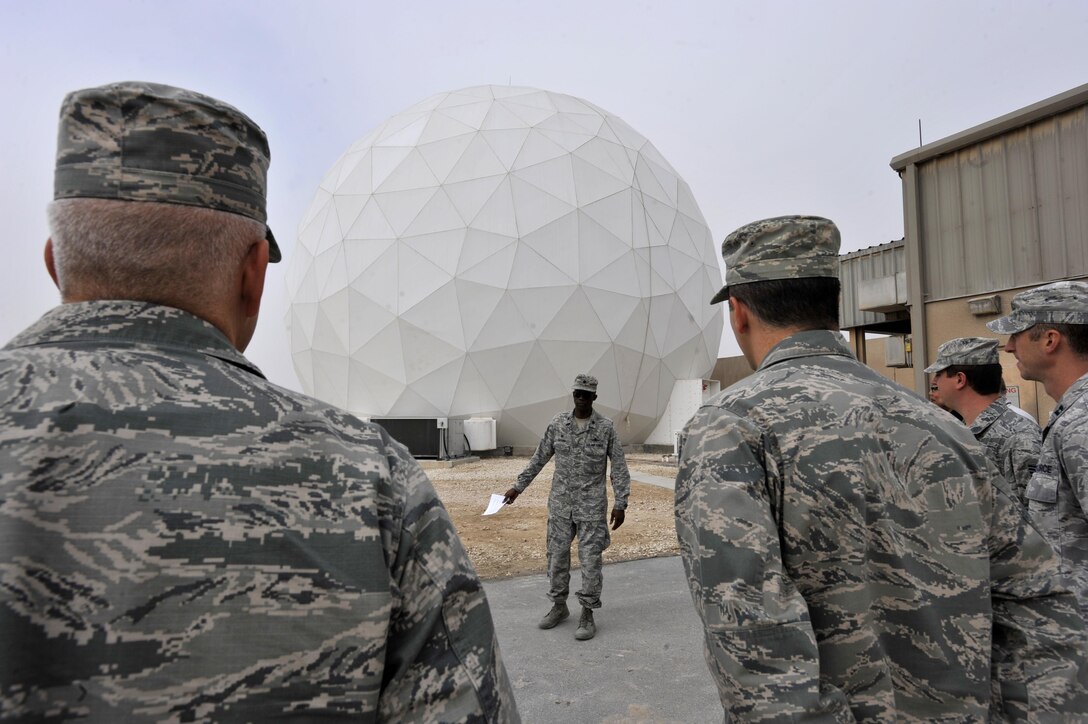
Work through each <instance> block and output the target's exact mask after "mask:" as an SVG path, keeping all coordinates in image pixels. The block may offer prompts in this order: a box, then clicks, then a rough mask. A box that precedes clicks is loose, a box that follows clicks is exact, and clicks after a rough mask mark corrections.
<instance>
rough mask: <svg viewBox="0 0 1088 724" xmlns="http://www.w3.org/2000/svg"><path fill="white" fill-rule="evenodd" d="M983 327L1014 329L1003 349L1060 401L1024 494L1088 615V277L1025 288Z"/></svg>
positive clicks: (1006, 331) (1008, 331)
mask: <svg viewBox="0 0 1088 724" xmlns="http://www.w3.org/2000/svg"><path fill="white" fill-rule="evenodd" d="M986 326H987V327H989V328H990V329H991V330H993V331H994V332H997V333H998V334H1007V335H1009V341H1008V342H1007V343H1006V345H1005V349H1006V351H1008V352H1012V353H1013V354H1014V355H1015V356H1016V366H1017V368H1018V369H1019V370H1020V375H1021V376H1022V377H1023V378H1024V379H1025V380H1037V381H1039V382H1042V383H1043V387H1044V388H1045V389H1046V393H1047V394H1048V395H1050V396H1051V397H1053V398H1054V399H1055V400H1057V401H1058V406H1057V407H1056V408H1055V409H1054V412H1053V413H1052V414H1051V415H1050V419H1049V420H1047V423H1046V427H1045V428H1044V430H1043V446H1042V451H1041V452H1040V453H1039V462H1038V464H1037V465H1036V467H1035V474H1034V475H1033V476H1032V477H1031V480H1030V481H1029V482H1028V486H1027V490H1026V491H1025V493H1024V496H1025V497H1026V498H1027V502H1028V510H1029V511H1030V513H1031V516H1032V518H1033V519H1034V520H1036V522H1037V523H1038V524H1039V526H1040V528H1042V530H1043V532H1044V533H1045V534H1046V536H1047V538H1048V539H1049V540H1050V542H1051V543H1052V544H1053V545H1054V548H1055V550H1056V551H1057V552H1058V555H1059V557H1060V558H1061V566H1062V571H1063V573H1067V574H1068V575H1070V576H1071V577H1072V578H1073V581H1074V585H1075V587H1076V591H1077V595H1078V597H1079V598H1080V606H1081V611H1082V612H1083V613H1084V615H1085V617H1086V618H1088V514H1086V513H1085V511H1088V283H1085V282H1055V283H1053V284H1047V285H1045V286H1041V287H1037V288H1035V289H1030V290H1028V291H1024V292H1020V293H1019V294H1017V295H1016V296H1015V297H1013V299H1012V312H1011V313H1010V314H1009V315H1008V316H1005V317H1002V318H1000V319H996V320H994V321H992V322H990V323H988V324H987V325H986Z"/></svg>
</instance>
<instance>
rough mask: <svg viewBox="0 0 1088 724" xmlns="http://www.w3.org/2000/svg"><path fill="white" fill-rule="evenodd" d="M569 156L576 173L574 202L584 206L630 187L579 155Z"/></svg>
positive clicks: (574, 173)
mask: <svg viewBox="0 0 1088 724" xmlns="http://www.w3.org/2000/svg"><path fill="white" fill-rule="evenodd" d="M569 158H570V160H571V165H572V169H573V175H574V197H575V198H574V203H577V204H580V205H583V206H584V205H586V204H591V203H593V202H594V201H599V200H601V199H603V198H604V197H605V196H611V195H612V194H614V193H618V192H620V191H624V190H626V189H627V188H629V187H630V184H628V183H626V182H624V181H622V180H620V179H619V178H617V177H616V176H614V175H613V174H610V173H607V172H605V171H604V170H602V169H601V168H600V167H599V166H597V165H595V164H593V163H590V162H589V161H587V160H586V159H584V158H582V157H580V156H578V155H573V156H570V157H569Z"/></svg>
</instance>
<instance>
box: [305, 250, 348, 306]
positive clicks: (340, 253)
mask: <svg viewBox="0 0 1088 724" xmlns="http://www.w3.org/2000/svg"><path fill="white" fill-rule="evenodd" d="M313 266H314V273H315V276H316V277H317V281H318V289H319V291H318V294H319V296H320V297H321V298H322V299H326V298H328V297H329V296H331V295H333V294H336V293H337V292H339V291H340V290H341V289H344V288H345V287H346V286H347V285H348V283H349V281H350V280H349V279H348V274H347V264H345V263H344V247H343V246H338V247H333V248H332V249H329V250H328V251H325V252H322V253H321V254H318V255H317V256H316V257H315V258H314V265H313Z"/></svg>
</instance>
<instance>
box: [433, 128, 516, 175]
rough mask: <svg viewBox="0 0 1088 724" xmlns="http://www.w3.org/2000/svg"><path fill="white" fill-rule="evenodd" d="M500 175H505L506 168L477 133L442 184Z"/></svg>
mask: <svg viewBox="0 0 1088 724" xmlns="http://www.w3.org/2000/svg"><path fill="white" fill-rule="evenodd" d="M500 173H506V166H504V165H503V163H502V161H501V160H500V159H499V157H498V156H496V155H495V152H494V151H492V150H491V146H489V145H487V141H485V140H484V139H483V136H481V135H480V134H479V133H477V134H475V135H474V136H473V137H472V140H471V141H469V144H468V147H467V148H466V149H465V152H464V153H463V154H461V158H459V159H458V160H457V163H455V164H454V165H453V168H452V169H451V170H450V172H449V173H448V174H447V175H446V178H445V179H444V181H443V183H457V182H458V181H468V180H470V179H476V178H480V177H482V176H494V175H496V174H500Z"/></svg>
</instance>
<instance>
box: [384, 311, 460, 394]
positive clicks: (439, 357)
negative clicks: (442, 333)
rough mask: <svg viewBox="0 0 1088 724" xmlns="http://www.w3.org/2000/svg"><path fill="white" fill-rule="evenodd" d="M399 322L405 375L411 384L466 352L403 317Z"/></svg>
mask: <svg viewBox="0 0 1088 724" xmlns="http://www.w3.org/2000/svg"><path fill="white" fill-rule="evenodd" d="M397 324H399V325H400V343H401V346H402V348H403V350H404V377H405V381H406V382H407V384H409V385H412V384H414V383H415V381H416V380H418V379H419V378H420V377H423V376H425V375H428V374H430V373H431V372H434V371H435V370H437V369H438V368H439V367H442V366H444V365H447V364H449V363H450V362H452V361H453V360H455V359H460V358H462V357H463V356H464V354H465V351H464V350H463V349H458V348H457V347H455V346H454V345H452V344H448V343H446V342H444V341H443V340H441V339H439V338H438V337H437V336H436V335H434V334H431V333H430V332H429V331H428V330H426V329H421V328H419V327H417V326H415V325H414V324H409V323H408V322H407V321H406V320H405V319H404V318H403V317H402V318H401V319H400V320H399V321H398V322H397Z"/></svg>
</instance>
